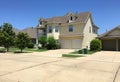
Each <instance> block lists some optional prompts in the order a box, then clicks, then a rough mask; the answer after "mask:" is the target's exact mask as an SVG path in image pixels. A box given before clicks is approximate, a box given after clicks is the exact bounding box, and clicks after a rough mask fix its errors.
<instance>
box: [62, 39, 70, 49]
mask: <svg viewBox="0 0 120 82" xmlns="http://www.w3.org/2000/svg"><path fill="white" fill-rule="evenodd" d="M70 46H71V41H70V40H61V47H62V48H64V49H70V48H71V47H70Z"/></svg>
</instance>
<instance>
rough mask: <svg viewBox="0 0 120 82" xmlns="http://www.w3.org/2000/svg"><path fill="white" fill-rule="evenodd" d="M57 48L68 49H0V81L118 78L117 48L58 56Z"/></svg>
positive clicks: (112, 81) (101, 81)
mask: <svg viewBox="0 0 120 82" xmlns="http://www.w3.org/2000/svg"><path fill="white" fill-rule="evenodd" d="M53 52H54V53H53ZM60 52H61V53H68V52H71V50H70V51H66V50H56V51H47V52H39V53H37V52H35V53H24V54H11V53H9V54H1V53H0V82H120V69H119V68H120V52H107V51H102V52H98V53H95V54H94V55H89V56H86V57H81V58H60V57H59V55H60ZM46 53H47V54H46ZM55 54H56V55H58V56H55ZM50 55H52V56H50ZM54 56H55V57H54Z"/></svg>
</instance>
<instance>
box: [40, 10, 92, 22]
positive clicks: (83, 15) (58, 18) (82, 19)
mask: <svg viewBox="0 0 120 82" xmlns="http://www.w3.org/2000/svg"><path fill="white" fill-rule="evenodd" d="M89 15H90V12H83V13H79V14H74V16H75V17H76V19H75V22H80V23H84V22H85V21H86V19H87V18H88V16H89ZM42 20H44V21H46V22H47V23H67V22H68V14H66V15H64V16H56V17H52V18H47V19H42Z"/></svg>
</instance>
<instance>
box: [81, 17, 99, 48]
mask: <svg viewBox="0 0 120 82" xmlns="http://www.w3.org/2000/svg"><path fill="white" fill-rule="evenodd" d="M90 27H91V32H89V31H90ZM92 29H93V26H92V21H91V18H90V17H89V18H88V20H87V23H86V25H85V27H84V32H83V33H84V38H83V43H82V48H87V47H88V49H90V41H91V40H93V39H94V38H96V37H97V34H95V33H93V31H92Z"/></svg>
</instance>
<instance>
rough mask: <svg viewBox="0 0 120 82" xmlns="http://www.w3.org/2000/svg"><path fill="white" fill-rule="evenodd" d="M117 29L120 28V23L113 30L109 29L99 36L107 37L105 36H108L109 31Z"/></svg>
mask: <svg viewBox="0 0 120 82" xmlns="http://www.w3.org/2000/svg"><path fill="white" fill-rule="evenodd" d="M116 29H120V25H119V26H117V27H115V28H113V29H112V30H109V31H107V32H105V33H103V34H101V35H99V36H98V38H102V37H105V36H107V35H108V34H109V33H111V32H113V31H114V30H116Z"/></svg>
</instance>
